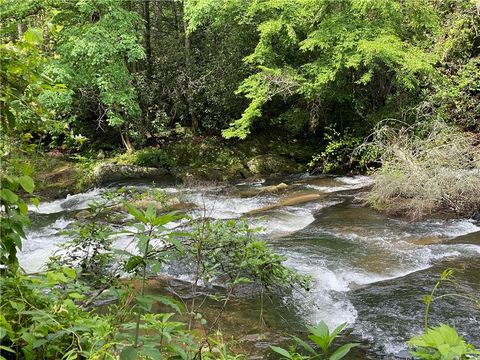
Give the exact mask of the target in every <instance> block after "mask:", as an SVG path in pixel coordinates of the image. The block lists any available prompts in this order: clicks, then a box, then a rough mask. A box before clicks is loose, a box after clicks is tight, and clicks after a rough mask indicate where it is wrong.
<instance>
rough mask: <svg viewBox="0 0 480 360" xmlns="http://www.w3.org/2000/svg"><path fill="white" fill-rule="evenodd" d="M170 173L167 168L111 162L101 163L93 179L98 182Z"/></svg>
mask: <svg viewBox="0 0 480 360" xmlns="http://www.w3.org/2000/svg"><path fill="white" fill-rule="evenodd" d="M168 174H169V172H168V170H166V169H160V168H154V167H146V166H137V165H117V164H111V163H100V164H98V165H97V166H95V168H94V169H93V179H94V182H95V183H97V184H102V183H106V182H111V181H119V180H123V179H143V178H155V177H161V176H165V175H168Z"/></svg>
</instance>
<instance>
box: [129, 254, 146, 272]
mask: <svg viewBox="0 0 480 360" xmlns="http://www.w3.org/2000/svg"><path fill="white" fill-rule="evenodd" d="M139 265H143V258H142V257H141V256H132V257H131V258H130V259H128V261H127V263H126V264H125V271H127V272H130V271H132V270H134V269H136V268H137V267H138V266H139Z"/></svg>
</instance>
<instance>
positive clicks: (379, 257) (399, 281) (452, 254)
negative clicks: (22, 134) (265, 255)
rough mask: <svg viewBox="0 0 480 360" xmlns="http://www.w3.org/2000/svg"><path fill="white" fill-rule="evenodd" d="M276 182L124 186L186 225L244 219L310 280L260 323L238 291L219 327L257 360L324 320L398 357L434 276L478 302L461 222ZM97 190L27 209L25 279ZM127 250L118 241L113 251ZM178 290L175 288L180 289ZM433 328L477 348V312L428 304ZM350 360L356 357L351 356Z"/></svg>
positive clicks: (317, 185)
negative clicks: (182, 211)
mask: <svg viewBox="0 0 480 360" xmlns="http://www.w3.org/2000/svg"><path fill="white" fill-rule="evenodd" d="M276 181H278V182H277V183H280V182H284V183H287V184H288V188H286V189H282V191H278V192H272V193H269V192H264V191H262V188H266V186H269V185H275V184H277V183H275V182H274V181H273V180H269V181H259V182H253V183H244V184H239V185H238V186H236V187H234V188H233V189H232V188H231V187H226V186H210V187H203V188H180V187H176V186H175V185H174V184H171V183H165V184H155V185H148V184H138V183H136V184H135V183H127V184H124V185H128V186H131V187H137V188H143V189H146V188H149V187H152V186H153V187H155V188H160V189H164V190H165V191H166V192H168V193H179V194H181V195H182V199H184V201H185V202H188V203H194V204H195V205H196V206H197V207H196V208H195V209H193V210H191V211H190V215H191V216H192V217H197V216H201V215H204V214H205V215H206V216H208V217H212V218H216V219H230V218H241V217H246V218H247V219H248V221H249V222H250V223H251V224H252V225H254V226H261V227H262V228H263V231H262V236H263V237H264V238H265V239H266V240H267V241H268V242H269V243H270V244H271V246H272V247H273V248H274V249H275V250H276V251H277V252H279V253H281V254H283V255H285V256H286V257H287V258H288V260H287V264H288V265H290V266H291V267H293V268H295V269H297V270H298V271H300V272H302V273H305V274H310V275H311V276H312V278H313V282H314V286H313V287H312V289H311V291H309V292H299V291H296V290H294V291H292V292H289V293H288V294H279V295H278V296H277V297H276V298H274V299H271V300H268V301H264V311H263V314H264V321H265V322H264V323H263V322H262V321H260V315H259V310H258V309H259V307H260V299H259V297H258V294H257V293H256V292H255V291H253V292H250V293H249V292H248V291H247V292H245V293H243V294H238V296H237V298H236V300H235V301H234V303H232V304H231V306H230V307H229V308H228V309H227V310H226V313H225V319H224V321H223V322H222V325H221V326H222V327H223V328H224V329H225V331H226V332H227V333H228V334H234V335H235V336H236V337H238V338H240V339H243V340H242V341H243V343H242V344H243V345H241V344H240V345H239V346H240V348H245V347H246V348H248V349H249V350H248V351H251V352H252V353H253V352H255V353H261V352H262V351H263V349H264V348H265V347H267V345H268V344H269V343H271V342H274V343H278V342H282V341H283V340H285V335H286V334H287V333H292V332H298V331H302V329H303V325H304V324H305V323H311V324H313V323H316V322H318V321H320V320H324V321H326V322H327V323H328V324H329V325H330V326H336V325H338V324H340V323H342V322H347V323H348V324H349V329H350V330H349V331H350V332H351V333H350V335H349V336H347V338H346V339H345V340H344V341H348V340H352V339H353V340H356V341H361V342H363V343H364V344H365V348H367V349H368V350H367V352H368V354H369V355H368V356H369V357H370V358H373V359H374V358H378V357H380V356H382V357H383V358H392V359H393V358H398V357H400V358H401V357H402V356H404V354H405V341H406V340H407V339H408V338H409V337H410V336H411V335H413V334H415V333H418V332H419V331H420V330H421V324H422V318H423V311H424V305H423V303H422V298H423V295H424V294H426V293H427V292H429V290H430V289H431V288H432V286H433V284H434V282H435V279H436V278H437V276H438V274H440V273H441V271H442V270H443V269H444V268H446V267H449V266H451V267H454V268H457V269H459V270H458V275H457V279H458V282H459V284H460V285H461V286H463V288H464V289H465V291H469V292H472V293H477V294H479V293H480V225H479V224H478V223H476V222H474V221H472V220H468V219H463V220H451V221H444V220H426V221H422V222H417V223H410V222H407V221H403V220H399V219H390V218H387V217H385V216H384V215H383V214H380V213H378V212H375V211H374V210H372V209H369V208H367V207H365V206H362V205H359V204H358V203H356V202H354V201H352V199H353V197H354V196H355V193H356V192H358V191H361V190H360V189H362V188H363V187H365V186H368V185H370V184H371V179H370V178H368V177H365V176H357V177H308V176H304V177H301V178H298V177H297V178H295V177H292V178H287V179H278V180H276ZM102 191H104V189H94V190H91V191H89V192H86V193H83V194H78V195H74V196H69V197H67V198H66V199H62V200H56V201H53V202H50V203H44V204H41V205H40V206H39V208H37V209H33V208H32V209H31V210H32V211H33V212H34V213H32V217H33V221H32V223H33V226H32V229H31V230H30V231H29V233H28V240H27V241H26V242H25V248H24V250H23V252H22V253H21V254H20V260H21V263H22V265H23V266H24V267H25V268H26V270H27V271H36V270H38V269H39V268H40V267H41V265H42V263H43V262H44V260H45V259H46V258H47V257H48V255H49V254H51V253H52V251H54V250H55V248H56V246H58V244H60V243H61V242H63V241H65V238H64V236H63V235H60V234H59V231H61V230H63V229H65V228H66V227H67V226H68V225H69V224H70V223H71V222H72V221H73V220H74V217H73V215H74V213H75V211H78V210H80V209H85V208H86V207H87V206H88V203H89V202H90V201H93V200H94V199H95V198H98V195H99V194H100V193H101V192H102ZM242 193H243V194H245V193H248V194H249V197H242V196H241V194H242ZM128 243H129V241H128V240H126V239H122V240H120V241H118V242H117V246H119V247H124V246H127V245H128ZM166 270H167V272H168V273H169V274H170V275H174V276H175V277H176V278H178V279H183V280H187V281H188V279H189V276H188V274H187V273H185V269H184V267H177V268H169V269H166ZM181 284H182V282H178V283H177V284H176V285H175V286H177V287H180V288H181V286H182V285H181ZM172 286H173V285H172ZM164 288H165V284H163V285H161V286H160V285H158V286H157V287H155V286H153V285H152V287H151V291H156V290H157V289H158V290H159V291H160V289H162V291H163V290H164ZM216 306H218V305H217V304H215V303H213V302H212V303H208V307H207V308H206V309H207V310H206V312H207V313H208V312H214V311H215V310H216V309H215V307H216ZM207 317H208V314H207ZM441 321H442V322H448V323H450V324H452V325H455V326H458V328H459V330H460V331H461V333H462V334H463V335H464V336H465V337H466V338H467V339H468V340H469V341H472V342H474V343H476V344H477V345H480V344H479V343H478V342H479V340H478V339H480V332H479V328H480V326H479V322H480V309H473V308H471V307H470V306H469V304H467V303H464V302H462V301H460V300H458V299H457V300H454V299H447V300H445V301H441V302H438V303H435V304H434V307H433V310H432V323H437V322H441ZM262 334H263V335H262ZM265 334H268V335H265ZM254 348H255V349H254ZM352 356H355V357H353V358H359V357H360V355H359V354H358V352H357V353H356V354H355V353H354V355H352Z"/></svg>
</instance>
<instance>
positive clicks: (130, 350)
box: [120, 346, 137, 360]
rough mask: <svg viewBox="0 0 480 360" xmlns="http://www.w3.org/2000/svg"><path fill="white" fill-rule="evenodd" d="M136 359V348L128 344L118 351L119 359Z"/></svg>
mask: <svg viewBox="0 0 480 360" xmlns="http://www.w3.org/2000/svg"><path fill="white" fill-rule="evenodd" d="M136 359H137V349H135V348H134V347H132V346H128V347H126V348H124V349H123V350H122V352H121V353H120V360H136Z"/></svg>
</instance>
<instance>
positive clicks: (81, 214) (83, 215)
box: [75, 210, 92, 220]
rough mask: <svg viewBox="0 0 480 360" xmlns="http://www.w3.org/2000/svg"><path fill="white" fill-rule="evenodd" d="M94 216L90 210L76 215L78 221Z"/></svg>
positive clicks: (81, 211)
mask: <svg viewBox="0 0 480 360" xmlns="http://www.w3.org/2000/svg"><path fill="white" fill-rule="evenodd" d="M91 216H92V214H91V213H90V211H88V210H80V211H79V212H77V213H76V214H75V219H77V220H86V219H88V218H90V217H91Z"/></svg>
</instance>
